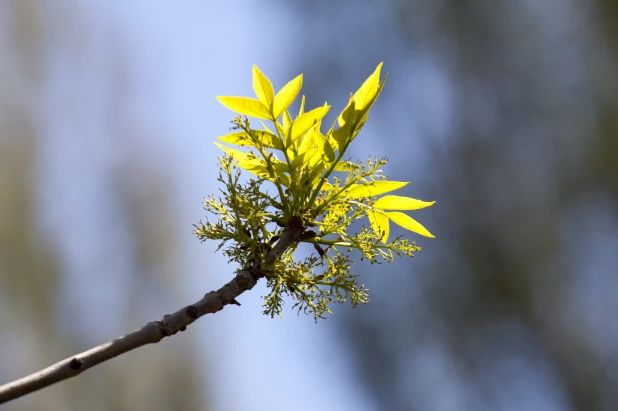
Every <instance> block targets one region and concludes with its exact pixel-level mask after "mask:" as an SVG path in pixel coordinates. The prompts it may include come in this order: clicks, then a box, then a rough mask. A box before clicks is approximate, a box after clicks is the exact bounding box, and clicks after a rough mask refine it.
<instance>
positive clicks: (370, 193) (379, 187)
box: [348, 180, 410, 198]
mask: <svg viewBox="0 0 618 411" xmlns="http://www.w3.org/2000/svg"><path fill="white" fill-rule="evenodd" d="M408 184H410V183H407V182H404V181H384V180H379V181H372V182H370V183H365V184H354V185H353V186H352V187H351V188H350V190H349V191H348V195H349V196H350V197H352V198H367V197H374V196H377V195H380V194H384V193H388V192H389V191H395V190H398V189H400V188H401V187H403V186H405V185H408Z"/></svg>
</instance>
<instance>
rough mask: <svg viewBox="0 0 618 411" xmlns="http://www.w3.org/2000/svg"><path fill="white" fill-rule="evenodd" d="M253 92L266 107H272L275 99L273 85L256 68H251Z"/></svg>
mask: <svg viewBox="0 0 618 411" xmlns="http://www.w3.org/2000/svg"><path fill="white" fill-rule="evenodd" d="M253 91H255V95H256V96H257V98H258V100H260V101H261V102H262V103H263V104H264V105H265V106H266V107H268V108H269V109H270V108H271V107H272V106H273V101H274V99H275V93H274V91H273V85H272V83H271V82H270V80H269V79H268V78H267V77H266V76H265V75H264V74H262V72H261V71H260V69H259V68H258V67H257V66H253Z"/></svg>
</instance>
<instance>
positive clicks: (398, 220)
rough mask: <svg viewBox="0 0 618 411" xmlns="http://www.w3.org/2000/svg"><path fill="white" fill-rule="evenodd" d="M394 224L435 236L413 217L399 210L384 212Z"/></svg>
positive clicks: (431, 236)
mask: <svg viewBox="0 0 618 411" xmlns="http://www.w3.org/2000/svg"><path fill="white" fill-rule="evenodd" d="M385 214H386V215H387V216H388V218H390V219H391V220H392V221H393V222H394V223H395V224H398V225H400V226H402V227H403V228H405V229H407V230H410V231H412V232H414V233H417V234H420V235H423V236H425V237H429V238H436V237H434V235H433V234H431V233H430V232H429V231H427V229H426V228H425V227H423V226H422V225H421V224H420V223H419V222H418V221H416V220H415V219H413V218H412V217H410V216H409V215H407V214H404V213H400V212H399V211H390V212H386V213H385Z"/></svg>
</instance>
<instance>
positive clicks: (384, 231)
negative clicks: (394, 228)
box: [367, 210, 390, 243]
mask: <svg viewBox="0 0 618 411" xmlns="http://www.w3.org/2000/svg"><path fill="white" fill-rule="evenodd" d="M367 217H369V223H370V224H371V228H373V231H374V232H375V233H376V234H377V235H378V236H379V237H380V240H381V241H382V242H383V243H386V241H387V240H388V234H389V231H390V228H389V224H388V217H386V216H385V215H384V214H383V213H380V212H378V211H373V210H369V212H368V213H367Z"/></svg>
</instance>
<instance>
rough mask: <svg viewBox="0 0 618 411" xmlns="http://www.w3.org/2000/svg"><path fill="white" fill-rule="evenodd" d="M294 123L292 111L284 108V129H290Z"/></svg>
mask: <svg viewBox="0 0 618 411" xmlns="http://www.w3.org/2000/svg"><path fill="white" fill-rule="evenodd" d="M291 125H292V116H290V112H289V111H288V110H283V129H284V130H286V133H287V130H289V129H290V126H291Z"/></svg>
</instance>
